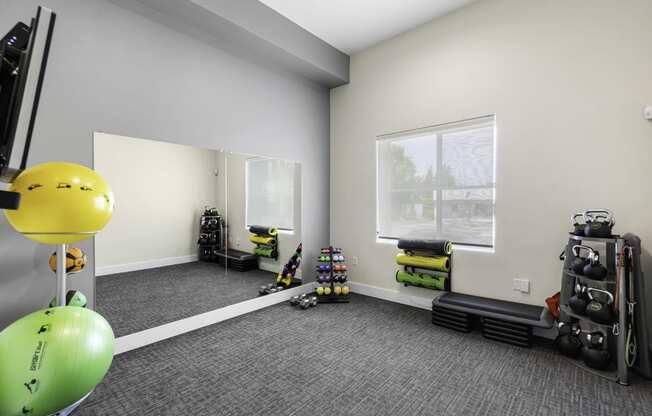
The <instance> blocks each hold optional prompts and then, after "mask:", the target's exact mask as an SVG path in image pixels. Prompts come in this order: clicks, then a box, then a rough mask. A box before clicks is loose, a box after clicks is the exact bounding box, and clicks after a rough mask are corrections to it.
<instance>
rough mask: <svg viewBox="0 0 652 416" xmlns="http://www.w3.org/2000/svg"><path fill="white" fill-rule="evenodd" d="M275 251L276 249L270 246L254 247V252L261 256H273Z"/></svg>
mask: <svg viewBox="0 0 652 416" xmlns="http://www.w3.org/2000/svg"><path fill="white" fill-rule="evenodd" d="M273 252H274V249H273V248H269V247H256V248H255V249H254V254H255V255H257V256H260V257H272V253H273Z"/></svg>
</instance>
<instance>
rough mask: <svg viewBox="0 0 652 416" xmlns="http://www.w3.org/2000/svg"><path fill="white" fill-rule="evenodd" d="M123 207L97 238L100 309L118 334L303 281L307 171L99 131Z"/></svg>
mask: <svg viewBox="0 0 652 416" xmlns="http://www.w3.org/2000/svg"><path fill="white" fill-rule="evenodd" d="M94 168H95V169H96V170H97V171H98V172H100V173H101V174H102V176H103V177H104V178H105V179H106V180H107V181H108V182H109V184H110V185H111V186H112V188H113V192H114V194H115V198H116V209H115V213H114V216H113V219H112V220H111V222H110V223H109V225H108V226H107V227H106V228H105V229H104V231H103V232H102V233H100V234H98V235H97V236H96V237H95V265H96V270H95V274H96V281H95V305H96V306H95V307H96V310H97V311H98V312H99V313H100V314H102V315H103V316H104V317H105V318H106V319H107V320H108V321H109V323H110V324H111V326H112V327H113V330H114V332H115V334H116V336H118V337H120V336H124V335H128V334H132V333H135V332H139V331H143V330H146V329H149V328H153V327H156V326H159V325H163V324H166V323H170V322H173V321H177V320H180V319H184V318H188V317H191V316H194V315H198V314H201V313H204V312H209V311H213V310H216V309H219V308H222V307H225V306H229V305H233V304H236V303H239V302H243V301H246V300H249V299H253V298H256V297H258V296H266V295H268V294H273V293H276V292H277V291H279V290H284V289H286V288H290V287H293V286H296V285H300V284H301V282H302V274H301V267H300V260H301V252H302V250H301V165H300V164H299V163H297V162H293V161H286V160H280V159H273V158H267V157H263V156H257V155H245V154H238V153H232V152H227V151H222V150H212V149H202V148H196V147H191V146H184V145H179V144H174V143H169V142H163V141H157V140H146V139H138V138H132V137H125V136H118V135H114V134H108V133H95V134H94Z"/></svg>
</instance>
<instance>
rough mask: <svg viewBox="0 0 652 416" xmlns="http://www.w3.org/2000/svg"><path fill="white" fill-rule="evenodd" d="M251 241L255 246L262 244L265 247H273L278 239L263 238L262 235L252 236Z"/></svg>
mask: <svg viewBox="0 0 652 416" xmlns="http://www.w3.org/2000/svg"><path fill="white" fill-rule="evenodd" d="M249 241H251V242H252V243H254V244H262V245H265V246H273V245H275V244H276V239H275V238H274V237H263V236H260V235H252V236H251V237H250V238H249Z"/></svg>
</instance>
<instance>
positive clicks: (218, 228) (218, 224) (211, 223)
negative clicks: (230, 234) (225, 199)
mask: <svg viewBox="0 0 652 416" xmlns="http://www.w3.org/2000/svg"><path fill="white" fill-rule="evenodd" d="M226 235H227V230H226V225H225V224H224V220H223V219H222V216H221V215H220V214H219V213H218V212H217V210H216V209H215V208H208V207H207V208H205V210H204V213H203V214H202V215H201V217H200V218H199V239H198V240H197V244H198V245H199V259H200V260H202V261H210V262H217V261H218V258H219V256H218V254H219V253H220V252H223V251H224V248H225V241H226Z"/></svg>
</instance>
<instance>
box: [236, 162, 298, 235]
mask: <svg viewBox="0 0 652 416" xmlns="http://www.w3.org/2000/svg"><path fill="white" fill-rule="evenodd" d="M246 175H247V178H246V184H247V185H246V186H247V187H246V223H247V224H246V225H247V226H250V225H264V226H270V227H276V228H278V229H280V230H288V231H291V230H294V184H295V181H294V175H295V169H294V162H289V161H286V160H279V159H263V158H251V159H247V162H246Z"/></svg>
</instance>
